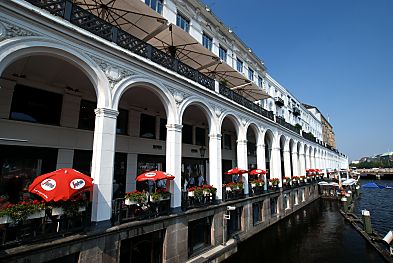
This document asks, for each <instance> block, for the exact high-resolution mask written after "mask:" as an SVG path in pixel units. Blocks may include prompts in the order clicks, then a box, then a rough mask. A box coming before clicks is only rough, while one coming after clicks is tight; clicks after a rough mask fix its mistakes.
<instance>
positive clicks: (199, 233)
mask: <svg viewBox="0 0 393 263" xmlns="http://www.w3.org/2000/svg"><path fill="white" fill-rule="evenodd" d="M210 245H211V218H210V217H205V218H202V219H198V220H195V221H191V222H189V223H188V255H189V256H190V255H192V254H194V253H196V252H198V251H200V250H202V249H204V248H206V247H208V246H210Z"/></svg>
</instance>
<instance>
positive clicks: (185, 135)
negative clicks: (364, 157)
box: [182, 124, 192, 144]
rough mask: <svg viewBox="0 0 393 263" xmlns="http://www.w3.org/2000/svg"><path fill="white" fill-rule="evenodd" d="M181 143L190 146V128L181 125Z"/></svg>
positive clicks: (189, 126)
mask: <svg viewBox="0 0 393 263" xmlns="http://www.w3.org/2000/svg"><path fill="white" fill-rule="evenodd" d="M182 142H183V143H187V144H192V126H191V125H187V124H183V128H182Z"/></svg>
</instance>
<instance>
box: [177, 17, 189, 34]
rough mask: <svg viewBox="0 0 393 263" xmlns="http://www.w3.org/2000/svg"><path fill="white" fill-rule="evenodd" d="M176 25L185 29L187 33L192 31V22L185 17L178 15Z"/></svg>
mask: <svg viewBox="0 0 393 263" xmlns="http://www.w3.org/2000/svg"><path fill="white" fill-rule="evenodd" d="M176 25H177V26H178V27H180V28H181V29H183V30H184V31H186V32H189V31H190V20H188V19H187V18H186V17H185V16H183V15H182V14H179V13H177V16H176Z"/></svg>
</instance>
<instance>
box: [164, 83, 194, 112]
mask: <svg viewBox="0 0 393 263" xmlns="http://www.w3.org/2000/svg"><path fill="white" fill-rule="evenodd" d="M164 86H165V87H166V88H167V89H168V90H169V91H170V93H171V94H172V96H173V98H174V99H175V102H176V106H177V107H179V106H180V104H181V103H182V102H183V101H184V100H185V99H186V98H188V97H190V96H191V94H189V93H187V92H184V91H183V90H180V89H177V88H174V87H172V86H169V85H166V84H164Z"/></svg>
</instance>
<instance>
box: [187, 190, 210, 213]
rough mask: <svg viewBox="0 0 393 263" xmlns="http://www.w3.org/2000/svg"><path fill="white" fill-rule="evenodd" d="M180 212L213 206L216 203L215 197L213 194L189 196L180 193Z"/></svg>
mask: <svg viewBox="0 0 393 263" xmlns="http://www.w3.org/2000/svg"><path fill="white" fill-rule="evenodd" d="M181 201H182V202H181V206H182V210H183V211H185V210H187V209H192V208H198V207H204V206H209V205H213V204H215V203H216V196H215V195H213V194H204V195H203V196H200V197H198V196H194V195H192V196H191V195H190V194H189V192H182V200H181Z"/></svg>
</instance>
